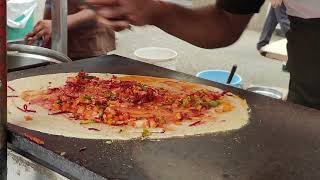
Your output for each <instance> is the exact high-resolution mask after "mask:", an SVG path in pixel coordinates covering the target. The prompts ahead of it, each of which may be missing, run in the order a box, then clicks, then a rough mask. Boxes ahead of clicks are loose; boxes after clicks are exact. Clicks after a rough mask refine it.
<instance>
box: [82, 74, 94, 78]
mask: <svg viewBox="0 0 320 180" xmlns="http://www.w3.org/2000/svg"><path fill="white" fill-rule="evenodd" d="M83 78H84V79H93V78H94V76H89V75H87V76H84V77H83Z"/></svg>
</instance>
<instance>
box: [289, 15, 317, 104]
mask: <svg viewBox="0 0 320 180" xmlns="http://www.w3.org/2000/svg"><path fill="white" fill-rule="evenodd" d="M289 19H290V23H291V26H290V30H289V31H288V33H287V39H288V44H287V49H288V59H289V60H288V64H287V65H288V69H289V72H290V85H289V95H288V100H289V101H291V102H293V103H297V104H301V105H305V106H308V107H311V108H316V109H320V18H315V19H302V18H297V17H289Z"/></svg>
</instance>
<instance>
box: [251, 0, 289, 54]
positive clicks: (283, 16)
mask: <svg viewBox="0 0 320 180" xmlns="http://www.w3.org/2000/svg"><path fill="white" fill-rule="evenodd" d="M278 24H279V25H280V29H281V33H282V35H283V36H285V35H286V34H287V32H288V30H289V29H290V21H289V19H288V15H287V12H286V7H285V5H284V3H283V2H282V0H281V1H278V0H271V7H270V10H269V13H268V15H267V19H266V21H265V23H264V25H263V29H262V32H261V35H260V38H259V42H258V43H257V49H258V51H260V49H261V48H262V47H263V46H265V45H267V44H269V42H270V40H271V37H272V34H273V32H274V31H275V29H276V27H277V25H278Z"/></svg>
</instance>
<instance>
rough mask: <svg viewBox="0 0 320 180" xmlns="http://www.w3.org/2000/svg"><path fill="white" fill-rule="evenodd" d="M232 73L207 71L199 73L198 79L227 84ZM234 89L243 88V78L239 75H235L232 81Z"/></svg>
mask: <svg viewBox="0 0 320 180" xmlns="http://www.w3.org/2000/svg"><path fill="white" fill-rule="evenodd" d="M229 74H230V72H229V71H225V70H206V71H201V72H199V73H197V75H196V76H197V77H199V78H203V79H207V80H210V81H215V82H218V83H222V84H226V83H227V80H228V77H229ZM230 85H231V86H234V87H239V88H241V87H242V78H241V76H239V75H238V74H234V76H233V78H232V81H231V83H230Z"/></svg>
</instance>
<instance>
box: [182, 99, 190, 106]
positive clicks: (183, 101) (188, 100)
mask: <svg viewBox="0 0 320 180" xmlns="http://www.w3.org/2000/svg"><path fill="white" fill-rule="evenodd" d="M189 103H190V98H185V99H183V100H182V106H183V107H186V106H188V104H189Z"/></svg>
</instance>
